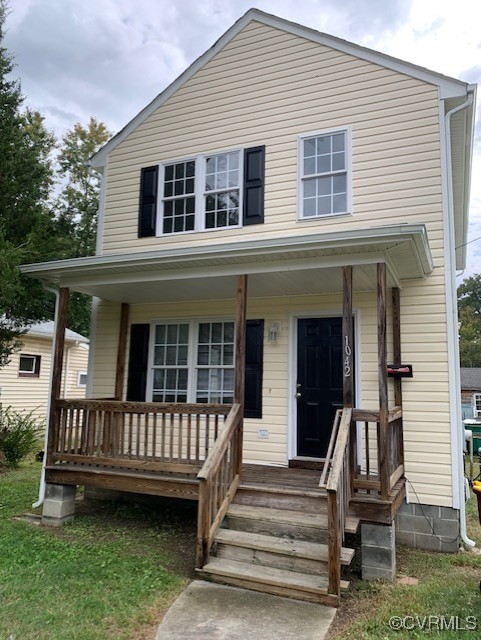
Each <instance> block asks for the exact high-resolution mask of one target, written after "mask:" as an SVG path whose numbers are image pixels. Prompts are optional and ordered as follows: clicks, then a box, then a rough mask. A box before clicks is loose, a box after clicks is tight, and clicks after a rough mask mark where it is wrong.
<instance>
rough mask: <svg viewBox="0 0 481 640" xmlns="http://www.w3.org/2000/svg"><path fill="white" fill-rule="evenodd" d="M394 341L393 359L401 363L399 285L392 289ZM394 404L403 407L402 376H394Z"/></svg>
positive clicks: (396, 362)
mask: <svg viewBox="0 0 481 640" xmlns="http://www.w3.org/2000/svg"><path fill="white" fill-rule="evenodd" d="M392 343H393V360H394V363H395V364H401V360H402V356H401V306H400V299H399V289H398V287H393V290H392ZM394 404H395V405H396V407H402V405H403V395H402V381H401V378H394Z"/></svg>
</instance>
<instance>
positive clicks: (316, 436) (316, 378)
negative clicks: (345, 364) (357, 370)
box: [296, 318, 342, 458]
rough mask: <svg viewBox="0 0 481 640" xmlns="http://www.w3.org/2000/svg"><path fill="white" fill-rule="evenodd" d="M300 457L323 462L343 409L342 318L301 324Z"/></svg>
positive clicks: (309, 321) (299, 388) (298, 420)
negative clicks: (339, 411)
mask: <svg viewBox="0 0 481 640" xmlns="http://www.w3.org/2000/svg"><path fill="white" fill-rule="evenodd" d="M296 391H297V455H298V456H302V457H309V458H324V457H325V456H326V453H327V447H328V445H329V438H330V435H331V431H332V424H333V421H334V416H335V413H336V409H339V408H341V407H342V318H309V319H302V320H298V338H297V389H296Z"/></svg>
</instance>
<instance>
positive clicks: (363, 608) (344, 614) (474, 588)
mask: <svg viewBox="0 0 481 640" xmlns="http://www.w3.org/2000/svg"><path fill="white" fill-rule="evenodd" d="M467 514H468V533H469V535H470V537H471V538H472V539H473V540H474V541H475V542H476V543H477V545H478V549H477V550H476V551H479V547H481V526H480V525H479V521H478V509H477V502H476V498H475V497H474V498H472V499H471V500H470V501H469V503H468V505H467ZM397 576H398V580H399V579H400V578H402V577H403V576H409V577H413V578H417V580H418V581H419V583H418V584H416V585H413V584H411V585H402V584H400V583H399V582H396V583H380V582H378V583H367V582H361V581H360V580H359V575H357V576H356V575H353V576H351V579H352V578H354V580H353V582H352V583H351V589H350V591H349V593H348V594H346V595H345V596H343V597H342V598H341V607H340V609H339V612H338V616H337V618H336V621H335V624H334V626H333V628H332V629H331V632H330V634H329V636H328V638H329V640H341V639H342V640H407V639H408V638H409V639H412V638H430V637H431V638H436V639H439V640H446V639H454V638H456V639H457V640H458V639H459V640H474V639H475V638H476V640H477V639H478V638H480V637H481V593H480V588H479V584H480V580H481V555H477V553H475V552H469V553H468V552H460V553H457V554H444V553H429V552H426V551H416V550H413V549H408V548H406V547H401V546H398V547H397ZM393 616H399V617H401V618H404V617H405V616H413V617H415V616H418V617H419V622H418V620H411V619H408V621H407V624H408V626H413V625H414V627H415V628H413V629H409V630H394V629H391V628H390V625H389V620H390V618H391V617H393ZM426 616H445V618H446V622H447V623H448V624H449V623H450V618H451V616H454V617H456V616H457V617H458V619H459V623H458V626H459V627H465V626H467V625H466V623H465V620H466V618H467V617H468V616H474V617H475V619H476V621H475V624H476V627H477V628H476V630H469V629H465V630H461V629H460V630H450V629H446V628H445V629H444V630H439V631H438V630H436V629H435V628H433V629H432V630H431V631H428V630H426V629H424V630H423V629H420V628H419V626H418V624H422V622H423V619H424V618H425V617H426ZM426 624H427V621H426ZM453 624H456V623H455V622H454V621H453Z"/></svg>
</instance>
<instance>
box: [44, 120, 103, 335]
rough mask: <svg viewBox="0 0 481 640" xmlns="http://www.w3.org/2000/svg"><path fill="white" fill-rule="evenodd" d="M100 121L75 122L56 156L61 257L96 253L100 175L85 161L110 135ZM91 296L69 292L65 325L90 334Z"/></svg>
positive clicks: (57, 208) (75, 256)
mask: <svg viewBox="0 0 481 640" xmlns="http://www.w3.org/2000/svg"><path fill="white" fill-rule="evenodd" d="M110 136H111V133H110V132H109V131H108V129H107V127H106V126H105V124H104V123H103V122H97V120H96V119H95V118H90V121H89V123H88V124H87V126H85V127H84V126H82V125H81V124H80V123H77V124H75V125H74V126H73V128H72V129H71V130H69V131H67V133H66V134H65V136H64V137H63V139H62V142H61V145H60V152H59V155H58V164H59V169H58V173H59V175H60V177H61V179H63V180H66V181H67V182H66V184H65V186H64V188H63V189H62V192H61V194H60V196H59V198H58V200H57V202H56V205H55V208H56V213H57V221H56V224H57V229H58V231H59V233H58V235H59V236H60V237H63V238H66V239H68V242H67V243H66V244H65V245H64V247H63V250H62V257H64V258H79V257H82V256H90V255H94V254H95V244H96V235H97V212H98V208H99V197H100V178H99V176H98V174H97V173H95V172H92V171H90V169H89V166H88V160H89V158H91V157H92V156H93V155H94V153H96V152H97V151H98V150H99V149H100V147H102V146H103V145H104V144H105V142H107V140H108V139H109V138H110ZM90 308H91V299H90V298H89V297H88V296H84V295H82V294H79V293H72V295H71V298H70V304H69V314H68V319H67V322H68V326H69V327H70V329H73V330H74V331H78V332H79V333H82V334H83V335H88V334H89V329H90Z"/></svg>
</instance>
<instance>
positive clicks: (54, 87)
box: [5, 0, 481, 275]
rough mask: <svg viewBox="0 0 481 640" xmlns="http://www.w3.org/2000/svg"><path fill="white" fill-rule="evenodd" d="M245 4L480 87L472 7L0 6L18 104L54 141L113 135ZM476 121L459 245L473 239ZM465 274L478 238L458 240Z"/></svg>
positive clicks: (77, 0)
mask: <svg viewBox="0 0 481 640" xmlns="http://www.w3.org/2000/svg"><path fill="white" fill-rule="evenodd" d="M251 6H256V7H257V8H259V9H262V10H264V11H267V12H269V13H274V14H276V15H278V16H281V17H283V18H287V19H289V20H292V21H294V22H299V23H300V24H304V25H308V26H309V27H312V28H314V29H318V30H319V31H323V32H326V33H329V34H332V35H335V36H339V37H341V38H345V39H347V40H350V41H352V42H356V43H358V44H361V45H364V46H367V47H371V48H372V49H376V50H378V51H382V52H384V53H388V54H390V55H393V56H395V57H397V58H400V59H403V60H408V61H410V62H414V63H416V64H418V65H421V66H424V67H427V68H429V69H432V70H434V71H439V72H441V73H444V74H445V75H449V76H453V77H455V78H459V79H461V80H463V81H465V82H472V83H475V82H479V83H481V28H480V24H481V1H480V0H456V1H455V2H453V0H275V1H274V0H257V2H255V3H254V0H10V9H11V13H10V15H9V16H8V19H7V24H6V28H7V34H6V38H5V45H6V47H7V49H8V50H9V51H10V52H11V53H12V54H13V55H14V56H15V60H16V63H17V68H16V75H17V76H18V77H19V78H20V79H21V82H22V90H23V93H24V95H25V96H26V98H27V104H28V105H29V106H32V107H33V108H35V109H38V110H39V111H40V112H41V113H42V114H43V115H44V117H45V120H46V124H47V126H48V127H49V128H50V129H52V130H54V131H55V132H56V133H57V135H61V134H62V133H63V132H65V131H66V129H68V128H70V127H71V126H72V125H73V124H74V123H75V122H81V123H86V122H87V121H88V119H89V117H90V116H91V115H92V116H95V117H96V118H97V119H98V120H101V121H103V122H105V123H106V124H107V126H108V128H109V129H110V130H111V131H113V132H114V133H115V132H117V131H118V130H119V129H121V128H122V127H123V126H124V125H125V124H126V123H127V122H128V121H129V120H130V119H131V118H133V117H134V116H135V115H136V114H137V113H138V112H139V111H140V110H141V109H142V108H143V107H144V106H145V105H146V104H147V103H148V102H150V101H151V100H152V99H153V98H154V97H155V96H156V95H157V94H158V93H160V91H162V89H164V88H165V87H166V86H167V85H168V84H169V83H170V82H172V80H174V79H175V78H176V77H177V76H178V75H179V74H180V73H181V72H182V71H183V70H184V69H185V68H186V67H187V66H188V65H189V64H190V63H191V62H193V60H195V58H197V57H198V56H199V55H201V54H202V53H203V52H204V51H205V50H206V49H207V48H209V47H210V46H211V45H212V44H213V43H214V42H215V41H216V40H217V39H218V38H219V37H220V36H221V35H222V34H223V33H224V31H226V30H227V29H228V28H229V27H230V26H231V25H232V23H233V22H235V20H237V19H238V18H239V17H240V16H241V15H243V14H244V13H245V12H246V11H247V9H249V8H250V7H251ZM480 102H481V98H480V99H479V100H478V103H480ZM480 115H481V110H480V107H479V106H478V119H477V121H478V125H477V135H476V142H475V159H474V166H473V181H472V182H473V188H472V197H471V226H470V235H469V240H472V239H474V238H477V237H478V236H481V180H480V179H479V178H480V176H481V125H480V120H481V118H480ZM473 272H475V273H479V272H481V240H479V241H477V242H472V243H471V244H470V245H469V251H468V269H467V270H466V274H465V275H467V274H469V273H473Z"/></svg>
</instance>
